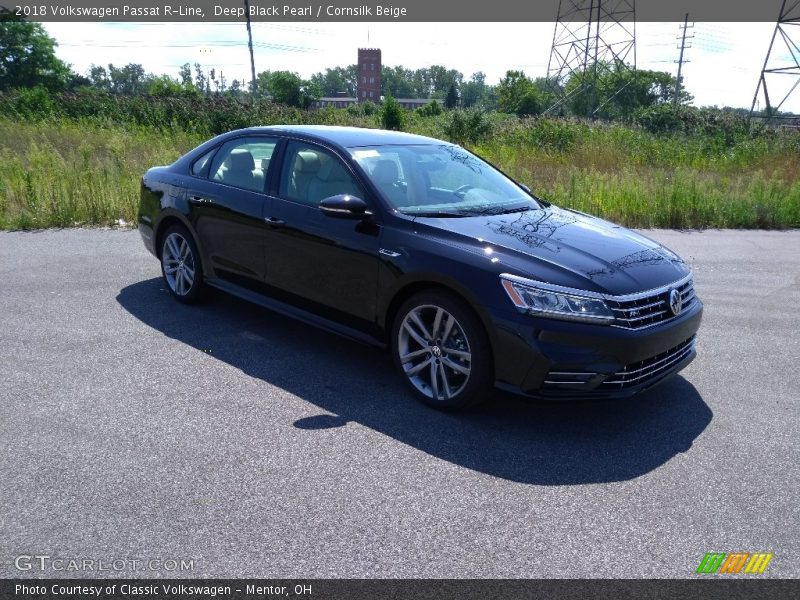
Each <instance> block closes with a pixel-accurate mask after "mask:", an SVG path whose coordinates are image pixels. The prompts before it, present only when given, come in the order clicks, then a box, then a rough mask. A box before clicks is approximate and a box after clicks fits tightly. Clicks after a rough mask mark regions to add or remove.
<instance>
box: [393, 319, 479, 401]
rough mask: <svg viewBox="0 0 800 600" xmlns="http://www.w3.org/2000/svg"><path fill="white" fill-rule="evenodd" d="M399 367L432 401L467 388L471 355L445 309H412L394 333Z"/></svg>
mask: <svg viewBox="0 0 800 600" xmlns="http://www.w3.org/2000/svg"><path fill="white" fill-rule="evenodd" d="M397 336H398V337H397V342H398V344H397V349H398V355H399V359H400V364H401V366H402V368H403V371H404V372H405V374H406V377H408V380H409V382H411V384H412V385H413V386H414V387H415V388H416V389H417V390H418V391H419V392H420V393H422V394H423V395H425V396H426V397H427V398H429V399H431V400H434V401H448V400H450V399H451V398H453V397H455V396H457V395H458V394H459V393H460V392H461V391H462V390H463V389H464V386H466V385H467V382H468V381H469V377H470V373H471V370H472V353H471V351H470V347H469V341H468V339H467V336H466V334H465V333H464V329H463V327H462V326H461V324H460V323H459V322H458V320H457V319H456V318H455V317H454V316H453V315H452V314H450V313H449V312H447V311H446V310H445V309H443V308H442V307H440V306H435V305H430V304H426V305H421V306H417V307H415V308H412V309H411V310H410V311H409V312H408V313H407V314H406V316H405V318H404V319H403V322H402V324H401V325H400V330H399V332H398V334H397Z"/></svg>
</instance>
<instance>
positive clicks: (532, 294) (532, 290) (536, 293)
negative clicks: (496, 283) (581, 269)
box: [500, 274, 614, 324]
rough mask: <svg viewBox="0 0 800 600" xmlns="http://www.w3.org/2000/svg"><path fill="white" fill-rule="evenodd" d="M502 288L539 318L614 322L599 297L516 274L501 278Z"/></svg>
mask: <svg viewBox="0 0 800 600" xmlns="http://www.w3.org/2000/svg"><path fill="white" fill-rule="evenodd" d="M500 282H501V283H502V285H503V289H504V290H505V291H506V293H507V294H508V297H509V298H510V299H511V301H512V302H513V303H514V305H515V306H516V307H517V308H518V309H520V310H521V311H523V312H526V313H528V314H530V315H533V316H536V317H549V318H552V319H565V320H568V321H581V322H583V323H601V324H604V323H611V322H612V321H613V320H614V313H612V312H611V309H610V308H608V305H606V303H605V301H604V300H603V299H602V298H601V297H599V294H593V293H592V292H586V294H587V295H585V296H584V295H581V294H580V292H578V291H576V292H572V291H562V290H561V289H559V288H558V286H551V285H548V284H546V283H539V282H536V281H528V280H525V279H523V278H521V277H516V276H515V275H507V274H503V275H501V276H500Z"/></svg>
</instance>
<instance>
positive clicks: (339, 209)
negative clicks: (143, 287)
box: [139, 126, 703, 409]
mask: <svg viewBox="0 0 800 600" xmlns="http://www.w3.org/2000/svg"><path fill="white" fill-rule="evenodd" d="M141 189H142V191H141V205H140V209H139V230H140V232H141V235H142V238H143V240H144V243H145V246H146V247H147V249H148V250H149V251H150V252H151V253H153V254H154V255H155V256H156V257H158V259H159V260H160V261H161V267H162V272H163V276H164V279H165V280H166V283H167V285H168V287H169V290H170V291H171V292H172V294H173V295H174V297H175V298H176V299H177V300H179V301H181V302H186V303H191V302H194V301H196V300H197V299H198V298H199V297H200V296H201V293H202V291H203V289H204V288H205V287H206V286H212V287H214V288H218V289H220V290H224V291H226V292H229V293H231V294H234V295H235V296H238V297H240V298H244V299H246V300H250V301H252V302H256V303H258V304H260V305H263V306H265V307H268V308H270V309H273V310H275V311H278V312H279V313H282V314H285V315H288V316H291V317H295V318H297V319H300V320H302V321H305V322H308V323H312V324H315V325H317V326H320V327H324V328H326V329H329V330H332V331H335V332H337V333H339V334H342V335H345V336H348V337H351V338H354V339H356V340H360V341H362V342H366V343H370V344H375V345H378V346H383V347H388V348H390V350H391V353H392V356H393V358H394V362H395V364H396V366H397V369H398V371H399V373H400V374H401V375H402V377H403V379H404V380H405V381H406V383H407V384H408V386H409V389H410V390H411V391H412V392H413V393H414V394H415V395H416V396H417V397H418V398H420V399H421V400H422V401H423V402H426V403H427V404H430V405H431V406H434V407H438V408H445V409H455V408H461V407H465V406H467V405H470V404H472V403H474V402H476V401H479V400H481V399H484V398H486V397H487V396H488V395H489V394H490V392H491V390H492V388H493V387H494V386H497V387H500V388H503V389H506V390H510V391H515V392H521V393H523V394H528V395H533V396H537V397H544V398H570V397H580V398H587V397H588V398H591V397H598V398H607V397H623V396H629V395H632V394H635V393H637V392H641V391H643V390H645V389H647V388H650V387H651V386H653V385H655V384H656V383H659V382H660V381H662V380H663V379H665V378H666V377H668V376H670V375H673V374H674V373H676V372H678V371H679V370H681V369H682V368H684V367H685V366H686V365H687V364H689V362H691V361H692V359H693V358H694V356H695V336H696V333H697V330H698V327H699V325H700V319H701V315H702V310H703V309H702V304H701V302H700V300H699V299H698V298H697V297H696V296H695V292H694V286H693V282H692V275H691V272H690V270H689V268H688V267H687V265H686V264H685V263H684V261H683V260H681V259H680V258H679V257H678V256H677V255H675V254H674V253H673V252H671V251H670V250H668V249H666V248H665V247H663V246H661V245H660V244H658V243H656V242H654V241H652V240H650V239H648V238H646V237H644V236H642V235H639V234H638V233H635V232H632V231H630V230H627V229H625V228H622V227H620V226H617V225H614V224H611V223H609V222H607V221H603V220H601V219H597V218H594V217H591V216H588V215H585V214H582V213H578V212H575V211H572V210H565V209H561V208H557V207H555V206H553V205H551V204H549V203H547V202H545V201H543V200H541V199H539V198H536V197H535V196H534V195H533V194H531V193H530V191H529V190H528V188H527V187H525V186H523V185H521V184H518V183H515V182H514V181H512V180H511V179H509V178H508V177H507V176H506V175H504V174H503V173H502V172H500V171H499V170H498V169H497V168H495V167H493V166H491V165H490V164H488V163H487V162H485V161H483V160H481V159H480V158H478V157H477V156H475V155H473V154H471V153H470V152H468V151H467V150H465V149H463V148H461V147H459V146H456V145H453V144H450V143H447V142H443V141H440V140H436V139H431V138H427V137H421V136H417V135H410V134H406V133H398V132H390V131H380V130H371V129H359V128H346V127H325V126H285V127H284V126H272V127H254V128H250V129H243V130H238V131H232V132H229V133H226V134H223V135H220V136H218V137H215V138H214V139H212V140H209V141H208V142H206V143H204V144H202V145H201V146H199V147H197V148H195V149H194V150H192V151H191V152H189V153H188V154H186V155H185V156H183V157H181V158H180V159H178V160H177V161H176V162H175V163H173V164H172V165H170V166H166V167H155V168H152V169H150V170H149V171H147V173H146V174H145V175H144V177H143V178H142V188H141Z"/></svg>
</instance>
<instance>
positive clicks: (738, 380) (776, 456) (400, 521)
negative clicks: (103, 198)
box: [0, 230, 800, 578]
mask: <svg viewBox="0 0 800 600" xmlns="http://www.w3.org/2000/svg"><path fill="white" fill-rule="evenodd" d="M645 233H646V234H647V235H650V236H651V237H654V238H656V239H658V240H659V241H663V242H664V243H665V244H666V245H667V246H669V247H671V248H672V249H673V250H675V251H676V252H678V253H679V254H681V255H682V256H683V257H684V258H685V259H686V260H687V261H689V262H690V263H691V265H692V267H693V269H694V273H695V282H696V288H697V292H698V294H699V296H700V297H701V299H702V300H703V302H704V303H705V307H706V311H705V317H704V322H703V325H702V327H701V330H700V334H699V342H698V357H697V359H696V360H695V361H694V363H693V364H691V365H690V366H689V367H688V368H687V369H686V370H685V371H683V372H682V374H681V375H680V376H678V377H675V378H673V379H672V380H670V381H669V382H667V383H665V384H663V385H662V386H660V387H657V388H655V389H654V390H652V391H650V392H647V393H645V394H644V395H641V396H639V397H636V398H634V399H631V400H626V401H616V402H568V403H543V402H533V401H529V400H525V399H521V398H517V397H514V396H510V395H505V394H499V393H498V394H497V395H496V397H495V398H494V399H493V401H492V402H490V403H488V404H486V405H483V406H481V407H479V408H478V409H476V410H474V411H472V412H469V413H467V414H459V415H450V414H440V413H438V412H435V411H432V410H430V409H428V408H425V407H424V406H422V405H420V404H418V403H417V402H416V401H415V400H414V399H413V398H412V397H411V396H410V395H409V394H407V393H406V391H405V389H404V388H403V386H402V385H401V382H400V380H399V379H398V377H397V376H396V375H395V373H394V372H393V369H392V365H391V361H390V358H389V355H388V354H385V353H382V352H379V351H376V350H374V349H371V348H367V347H365V346H361V345H359V344H356V343H354V342H350V341H348V340H345V339H342V338H339V337H337V336H335V335H333V334H329V333H325V332H322V331H319V330H316V329H314V328H312V327H309V326H306V325H303V324H300V323H297V322H295V321H292V320H290V319H287V318H285V317H281V316H278V315H276V314H273V313H270V312H268V311H266V310H263V309H260V308H257V307H254V306H251V305H249V304H247V303H245V302H242V301H239V300H236V299H233V298H229V297H227V296H224V295H222V294H216V293H215V294H213V295H212V297H211V298H210V300H209V301H208V302H206V303H205V304H203V305H201V306H199V307H187V306H183V305H180V304H178V303H177V302H175V301H174V300H172V299H171V298H170V296H169V294H168V293H167V291H166V290H165V288H164V285H163V283H162V281H161V279H160V271H159V265H158V262H157V261H156V259H154V258H153V257H152V256H150V255H149V254H148V253H147V252H146V251H145V249H144V247H143V246H142V243H141V241H140V239H139V235H138V233H137V232H135V231H114V230H61V231H42V232H30V233H0V364H2V375H1V376H0V448H2V450H1V451H0V577H17V576H35V577H52V576H57V577H63V576H80V577H83V576H98V575H99V576H115V577H120V576H122V577H128V576H133V577H140V576H141V577H145V576H169V577H184V576H186V577H188V576H192V577H264V578H275V577H291V578H311V577H315V578H325V577H353V578H355V577H390V578H393V577H414V578H418V577H426V578H427V577H433V578H449V577H491V578H530V577H567V578H571V577H601V578H606V577H622V578H644V577H676V578H683V577H694V576H695V574H694V571H695V568H696V567H697V565H698V564H699V562H700V560H701V559H702V558H703V556H704V554H705V553H706V552H712V551H715V552H736V551H745V552H756V551H761V552H771V553H773V554H774V558H773V559H772V562H771V563H770V564H769V567H768V569H767V571H766V572H765V573H764V575H762V576H761V577H784V578H786V577H789V578H796V577H800V486H798V481H800V477H798V475H799V474H800V367H798V365H800V231H790V232H765V231H706V232H676V231H649V232H645ZM20 556H22V557H36V556H49V557H50V558H48V559H36V558H31V559H26V558H22V559H19V557H20ZM79 559H80V561H83V560H84V559H86V560H89V561H94V562H92V563H91V566H92V568H90V569H87V568H86V565H87V563H85V562H79ZM55 560H61V561H63V562H61V563H55V564H54V562H53V561H55ZM69 560H75V561H76V565H77V566H78V568H77V569H74V570H69V569H68V568H67V567H69V566H71V564H70V563H69V562H68V561H69ZM100 561H105V562H104V563H103V564H105V565H106V570H104V571H98V570H97V569H98V568H99V567H100ZM113 561H117V562H116V563H113ZM120 561H124V563H123V562H120ZM134 561H140V562H139V563H138V564H137V563H135V562H134ZM149 561H156V562H154V563H149ZM170 561H175V563H173V562H170ZM180 561H184V563H185V565H187V566H186V568H185V569H183V570H181V567H180V566H176V565H180ZM148 563H149V564H148ZM42 564H44V566H45V568H44V570H42V569H41V568H40V566H41V565H42ZM123 564H124V567H122V568H119V569H117V568H116V567H120V566H121V565H123ZM26 565H30V568H29V569H27V570H23V571H20V568H22V569H25V567H26ZM188 565H191V569H190V568H189V566H188ZM56 566H61V567H62V568H61V570H58V569H56Z"/></svg>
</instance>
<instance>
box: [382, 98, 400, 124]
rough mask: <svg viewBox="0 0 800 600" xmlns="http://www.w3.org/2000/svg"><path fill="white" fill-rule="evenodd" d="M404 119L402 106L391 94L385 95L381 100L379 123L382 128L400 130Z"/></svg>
mask: <svg viewBox="0 0 800 600" xmlns="http://www.w3.org/2000/svg"><path fill="white" fill-rule="evenodd" d="M404 121H405V113H404V111H403V107H402V106H400V104H399V103H398V102H397V100H395V99H394V98H392V97H391V96H386V99H385V100H384V101H383V110H382V111H381V125H382V126H383V128H384V129H395V130H397V131H402V130H403V122H404Z"/></svg>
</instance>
